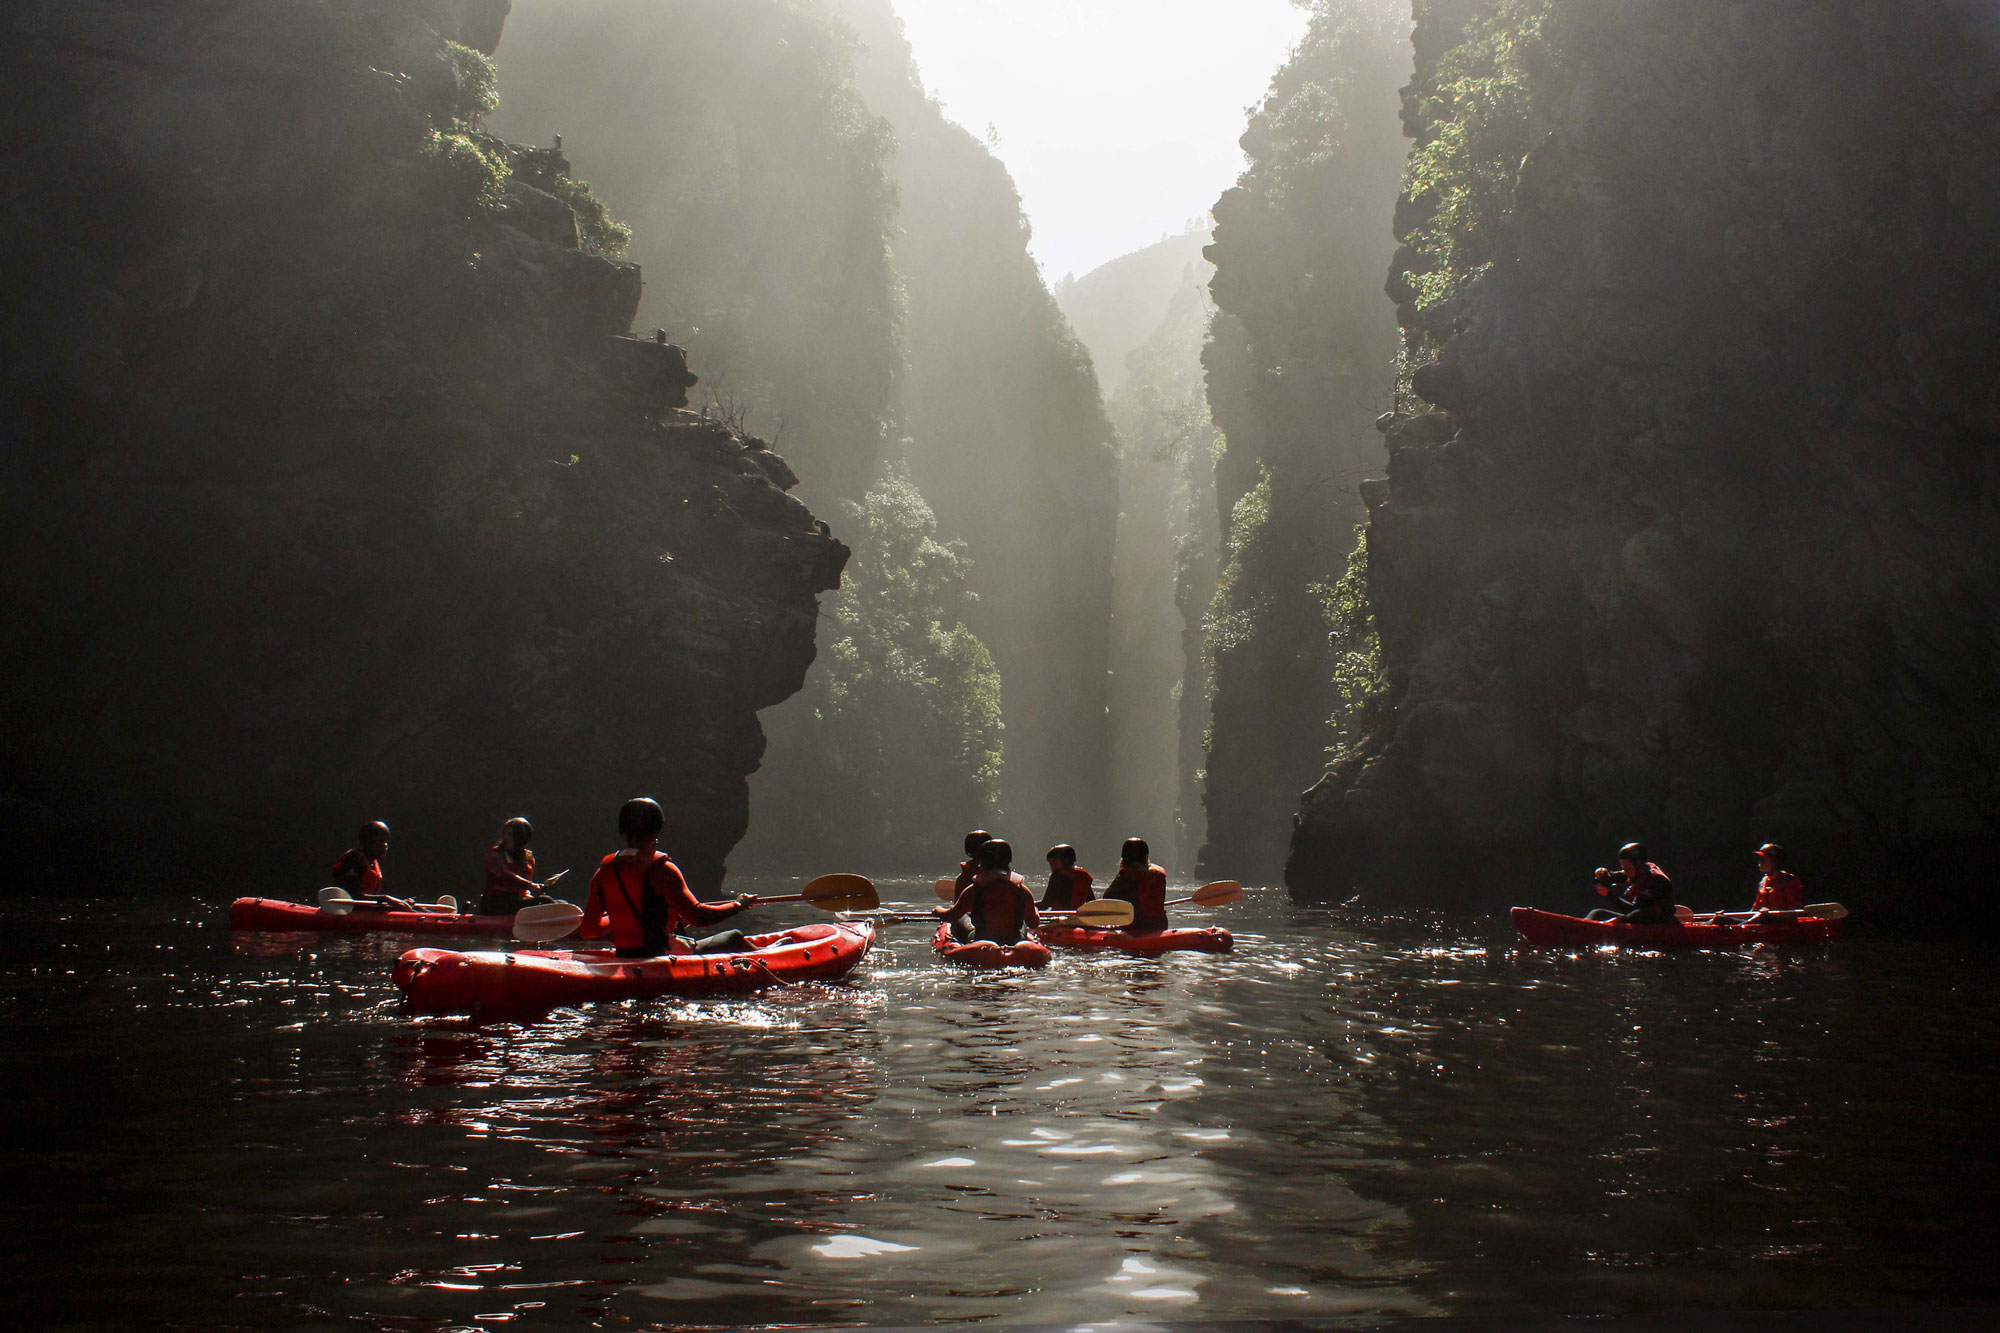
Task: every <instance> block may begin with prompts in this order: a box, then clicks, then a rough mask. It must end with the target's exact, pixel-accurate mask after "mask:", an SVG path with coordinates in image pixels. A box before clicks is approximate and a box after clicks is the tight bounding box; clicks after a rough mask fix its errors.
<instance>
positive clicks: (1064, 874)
mask: <svg viewBox="0 0 2000 1333" xmlns="http://www.w3.org/2000/svg"><path fill="white" fill-rule="evenodd" d="M1048 860H1049V887H1048V890H1047V892H1045V893H1043V894H1042V901H1041V908H1042V910H1043V911H1045V912H1074V911H1075V910H1076V909H1077V908H1079V907H1081V906H1083V905H1084V904H1085V903H1087V902H1089V901H1090V900H1091V899H1092V898H1093V897H1095V896H1096V895H1095V894H1093V893H1092V892H1091V885H1092V884H1093V883H1095V881H1094V880H1093V879H1092V878H1091V874H1090V872H1089V871H1088V870H1085V869H1084V868H1083V867H1082V866H1080V865H1078V864H1077V863H1076V848H1074V847H1072V846H1070V845H1069V844H1068V843H1066V842H1062V843H1057V844H1056V845H1055V846H1053V847H1051V848H1049V853H1048Z"/></svg>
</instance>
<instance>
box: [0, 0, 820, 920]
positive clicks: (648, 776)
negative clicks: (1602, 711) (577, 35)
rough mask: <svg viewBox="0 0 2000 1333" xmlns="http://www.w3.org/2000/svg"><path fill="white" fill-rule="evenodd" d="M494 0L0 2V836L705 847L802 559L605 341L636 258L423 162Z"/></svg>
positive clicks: (794, 642) (261, 856)
mask: <svg viewBox="0 0 2000 1333" xmlns="http://www.w3.org/2000/svg"><path fill="white" fill-rule="evenodd" d="M507 8H508V6H507V4H506V3H504V0H498V2H497V3H495V2H493V0H487V2H485V3H474V2H473V0H460V2H459V3H444V2H443V0H440V2H439V3H433V4H415V5H400V4H399V5H389V4H366V3H364V4H356V5H350V6H344V7H340V8H338V9H337V10H329V9H327V8H326V7H324V6H320V5H315V4H305V3H275V4H273V3H264V4H255V5H252V4H238V3H223V2H221V0H215V2H214V3H207V4H198V5H193V6H180V7H176V8H175V10H174V11H172V13H171V14H166V13H162V12H160V11H158V10H157V9H156V8H155V7H152V6H146V5H139V4H136V3H134V4H126V3H113V2H110V0H107V2H106V3H98V4H91V5H72V4H60V5H59V4H29V5H25V6H19V7H15V8H13V9H11V10H10V11H9V13H8V16H7V18H6V19H5V20H4V21H0V87H4V89H5V92H4V93H0V96H4V98H5V99H6V103H7V106H6V111H7V114H8V119H9V123H11V124H14V125H17V126H23V127H28V128H27V130H26V132H24V133H21V134H18V135H14V136H10V139H9V142H8V143H7V145H6V146H5V148H4V150H0V152H4V155H5V157H6V158H7V159H8V161H7V164H6V170H5V172H4V173H0V174H4V178H5V182H6V183H5V185H4V186H0V193H4V195H5V200H4V206H5V211H6V212H7V214H8V216H9V217H10V219H12V220H13V223H14V225H13V226H12V227H11V228H10V230H9V237H10V241H9V246H10V253H9V254H8V256H7V262H6V265H5V268H4V278H0V281H4V285H5V289H6V290H5V291H4V302H0V306H3V307H4V313H0V366H4V372H0V373H4V380H0V397H4V403H5V411H4V412H0V419H4V421H5V423H6V424H5V425H4V426H0V431H4V445H5V454H4V461H0V467H4V471H5V479H6V484H5V487H4V490H0V570H4V572H0V601H4V605H5V609H6V615H5V617H4V621H0V664H4V669H0V715H4V721H0V763H3V764H4V770H0V771H4V777H0V825H3V826H4V827H5V829H6V831H7V832H8V834H9V835H10V836H11V837H12V839H13V841H14V845H15V846H16V847H17V849H20V854H19V855H18V856H17V858H16V859H15V866H14V868H15V869H16V870H17V871H20V872H22V873H23V875H24V877H25V878H26V879H28V880H29V881H30V882H40V881H45V880H48V879H51V878H60V879H78V878H87V879H91V880H94V881H97V882H99V883H103V882H106V881H112V882H115V881H117V880H118V879H119V878H120V877H123V876H125V875H127V874H128V873H132V872H135V871H137V872H143V871H144V870H146V869H147V868H159V867H160V866H162V865H163V864H165V863H169V862H172V863H175V864H179V865H182V866H185V865H186V864H188V858H194V857H198V858H200V861H201V863H203V864H209V865H214V866H217V867H218V868H221V867H225V866H236V867H241V866H244V865H249V864H254V865H260V866H261V867H263V868H264V869H266V870H268V872H269V874H270V877H271V881H272V889H273V891H284V890H286V889H287V888H298V889H301V890H309V889H310V887H311V886H312V885H313V884H316V883H318V882H321V881H320V880H319V879H315V878H313V877H314V876H316V875H321V874H322V873H323V871H324V865H325V863H326V862H327V861H328V860H330V859H331V856H332V854H334V853H336V852H338V850H339V848H340V846H341V845H343V840H344V839H345V838H346V836H347V835H348V833H349V832H350V831H351V826H352V825H353V824H354V823H355V822H357V821H358V820H359V819H361V818H364V817H366V818H374V817H380V818H386V819H388V820H390V821H391V823H392V824H394V825H396V826H397V828H398V837H397V844H396V847H395V850H394V851H393V852H392V862H391V864H392V869H394V870H395V871H397V872H398V873H399V874H400V875H401V876H402V877H403V881H404V882H405V883H406V884H407V883H409V882H411V881H412V880H423V879H425V878H428V879H429V880H430V881H431V882H432V883H434V884H436V885H437V886H438V887H441V888H446V889H454V890H457V891H460V892H461V893H462V892H463V891H464V888H465V885H466V881H467V880H468V879H469V878H471V877H472V876H473V874H474V873H475V872H474V871H473V870H472V869H471V866H472V865H473V864H476V857H477V850H478V849H479V848H481V847H483V846H484V845H485V843H486V842H487V841H489V840H490V835H491V831H492V829H493V828H494V827H496V826H497V824H498V821H499V820H501V819H502V818H504V817H506V816H507V815H510V814H513V813H516V812H518V811H522V810H525V811H528V812H530V813H531V814H533V815H534V816H535V817H536V819H537V822H538V823H539V824H540V825H541V826H542V828H543V829H544V831H545V838H544V840H543V842H542V843H538V848H539V849H541V850H543V853H544V864H545V865H549V864H550V858H551V857H558V858H563V859H565V860H568V859H574V860H576V861H578V862H580V861H581V860H582V859H583V858H584V857H587V856H588V855H590V854H591V853H594V852H599V851H605V850H610V844H612V843H614V842H615V839H614V838H612V836H611V835H612V831H613V830H612V815H613V813H614V812H615V809H616V806H617V804H618V802H619V801H621V800H623V799H624V798H625V797H627V796H630V795H632V794H634V793H636V792H650V793H652V794H654V795H656V796H658V797H659V798H660V800H661V802H662V804H663V805H664V806H665V807H666V811H667V818H668V831H667V841H666V845H667V846H669V847H670V848H671V849H672V850H673V851H674V852H675V853H676V855H677V856H678V858H679V859H680V860H681V863H682V865H683V866H684V867H685V868H687V869H688V870H689V872H690V877H691V878H692V879H694V880H696V881H697V882H698V883H699V884H703V885H711V886H712V885H713V884H715V883H716V882H718V881H719V880H720V878H721V877H722V874H723V866H724V858H725V856H726V855H727V853H728V851H729V849H730V848H731V847H732V846H733V845H734V844H735V842H736V841H737V839H738V838H739V837H740V836H741V835H742V833H743V831H744V828H745V824H746V820H747V798H746V786H745V778H746V775H747V774H748V773H749V772H751V771H752V770H753V769H754V768H755V767H756V765H757V763H758V761H759V759H760V757H761V754H762V752H763V745H764V741H763V735H762V732H761V730H760V728H759V726H758V722H757V717H756V711H757V710H758V709H759V708H762V707H767V706H769V705H772V704H775V703H777V702H779V701H780V700H782V699H784V698H786V697H787V696H789V695H790V694H792V693H794V692H795V691H796V690H797V689H798V688H799V686H800V684H801V682H802V680H803V679H804V675H805V671H806V668H807V666H808V665H809V664H810V663H811V661H812V660H813V656H814V626H815V616H816V598H817V594H819V593H821V592H823V591H826V590H829V589H832V588H834V587H836V586H838V583H839V579H840V572H841V568H842V566H843V564H844V563H845V561H846V558H847V550H846V548H845V547H844V546H842V545H841V544H840V543H839V542H838V541H836V540H834V539H833V538H832V537H831V536H830V535H829V533H828V531H827V528H826V526H825V525H824V524H822V523H819V522H818V521H817V520H816V519H815V518H814V517H813V515H812V514H811V513H810V512H808V510H807V509H806V507H805V506H804V505H803V504H801V503H799V502H798V501H797V500H796V499H794V498H793V497H791V496H790V495H788V494H787V493H786V492H787V490H788V489H789V488H790V487H791V486H792V485H793V484H795V483H796V481H797V478H796V476H794V475H793V474H792V473H791V471H790V469H789V468H787V467H786V465H785V464H784V462H783V461H782V460H781V459H779V458H777V456H776V455H774V454H772V453H771V452H770V451H769V450H768V449H767V448H766V447H765V446H763V445H762V444H761V443H760V442H757V441H752V440H746V439H745V438H743V437H741V436H739V435H736V434H734V433H732V432H731V431H729V430H727V429H725V428H723V427H721V426H719V425H717V424H715V423H713V422H710V421H707V420H704V419H702V418H699V417H696V416H694V415H692V414H690V413H688V412H686V411H685V410H683V409H684V408H685V404H686V402H687V389H688V387H689V385H690V384H691V383H692V382H693V381H692V376H691V375H690V374H689V372H688V369H687V361H686V357H685V355H683V354H682V353H681V352H680V349H678V348H676V347H673V346H670V345H668V344H667V343H666V342H665V340H664V339H663V338H661V339H654V338H651V337H645V338H633V337H631V336H629V334H630V325H631V321H632V318H633V315H634V312H635V311H636V309H637V307H638V303H639V297H640V290H641V274H640V272H639V269H638V268H637V266H636V265H632V264H625V263H620V262H618V261H615V260H609V259H605V258H600V257H598V256H596V255H594V254H591V253H588V252H586V251H585V250H583V249H580V248H578V245H577V239H576V234H575V224H574V219H573V218H571V219H569V220H567V221H565V219H564V218H563V217H558V216H557V213H558V212H560V213H562V214H564V215H567V214H568V212H569V209H568V207H567V206H566V205H565V204H563V203H562V202H561V201H560V200H559V199H557V198H556V197H554V196H553V195H551V194H549V193H547V192H546V191H545V190H542V189H540V188H539V187H537V186H535V185H532V184H527V183H524V182H523V180H521V179H517V180H515V181H514V182H512V183H511V184H510V185H509V186H508V188H507V190H506V192H505V195H504V198H500V199H492V200H488V199H485V198H482V197H480V195H479V191H478V189H477V185H478V182H477V180H476V179H475V178H474V176H469V175H468V171H467V168H468V165H469V164H471V163H472V160H471V159H469V158H467V157H466V156H465V154H464V153H463V152H459V153H458V154H457V155H456V156H454V155H453V152H452V151H449V150H450V149H451V147H452V145H451V144H450V143H449V142H447V143H446V144H445V149H446V150H447V151H440V149H439V144H438V141H437V140H436V138H435V132H436V130H437V129H438V128H439V127H440V126H441V125H445V126H448V124H449V122H448V120H447V119H446V112H445V110H444V108H447V107H448V106H449V105H450V104H451V101H452V99H453V97H454V96H456V95H460V92H459V90H457V89H456V88H455V87H454V86H453V85H452V80H451V79H450V78H444V77H442V76H440V75H439V73H438V71H439V69H440V67H441V65H444V64H449V63H450V62H451V61H452V60H454V59H458V58H457V57H454V56H453V55H452V54H451V50H450V48H448V47H447V45H446V43H447V42H448V41H454V40H455V41H462V42H464V43H465V44H466V45H468V46H473V47H478V48H481V49H491V47H492V45H493V44H494V43H495V42H497V41H498V40H499V35H500V25H501V22H502V20H503V19H504V17H505V13H506V11H507ZM455 68H460V69H462V68H463V61H462V60H461V61H460V64H459V66H456V67H455ZM453 77H460V76H453ZM571 151H572V152H574V151H575V146H574V145H573V146H572V150H571ZM515 156H516V160H530V156H529V155H528V154H527V150H521V151H520V153H517V154H516V155H515ZM555 156H556V157H560V154H559V153H557V154H556V155H555ZM475 165H476V164H475ZM475 175H476V173H475Z"/></svg>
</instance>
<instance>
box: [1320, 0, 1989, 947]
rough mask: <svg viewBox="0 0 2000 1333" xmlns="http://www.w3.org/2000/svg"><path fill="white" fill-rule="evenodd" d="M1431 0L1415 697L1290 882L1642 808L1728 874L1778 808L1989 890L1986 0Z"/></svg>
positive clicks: (1712, 879)
mask: <svg viewBox="0 0 2000 1333" xmlns="http://www.w3.org/2000/svg"><path fill="white" fill-rule="evenodd" d="M1416 8H1417V15H1418V27H1417V33H1416V36H1417V53H1418V78H1417V80H1416V82H1415V83H1414V84H1413V85H1412V87H1411V88H1410V90H1409V92H1408V97H1407V101H1406V117H1407V119H1408V122H1409V126H1410V129H1411V132H1412V133H1413V134H1414V135H1415V137H1416V140H1417V147H1416V152H1415V155H1414V156H1413V158H1412V164H1413V166H1412V189H1411V191H1410V193H1409V195H1408V196H1407V197H1406V198H1405V200H1404V202H1403V204H1402V206H1401V207H1400V208H1399V209H1398V212H1397V222H1398V231H1399V234H1400V235H1401V236H1402V237H1403V238H1404V239H1405V241H1406V242H1407V245H1406V248H1405V250H1404V251H1403V252H1402V253H1400V254H1399V256H1398V258H1397V263H1396V265H1395V269H1394V276H1393V278H1392V282H1391V290H1392V293H1394V295H1395V296H1396V297H1397V299H1398V300H1399V301H1401V302H1402V316H1403V323H1404V325H1405V327H1406V330H1407V331H1408V334H1409V340H1410V345H1411V348H1412V349H1413V351H1414V352H1415V354H1416V359H1417V360H1418V361H1431V360H1433V359H1434V363H1433V364H1427V365H1423V366H1422V367H1421V368H1420V369H1417V370H1416V371H1415V374H1414V376H1413V388H1414V391H1415V394H1416V396H1417V398H1418V399H1420V400H1421V401H1419V402H1416V403H1413V404H1412V405H1411V411H1410V412H1408V413H1407V414H1406V415H1405V416H1404V417H1403V418H1402V419H1400V420H1398V421H1397V422H1396V424H1395V425H1394V427H1393V428H1392V429H1391V430H1390V432H1389V436H1388V439H1389V446H1390V463H1389V469H1388V484H1387V486H1386V487H1381V488H1376V489H1374V490H1372V491H1371V493H1370V504H1371V510H1370V517H1369V527H1368V532H1369V544H1370V551H1371V563H1370V565H1369V570H1368V575H1369V590H1370V596H1371V599H1372V603H1373V606H1374V609H1375V612H1376V614H1377V616H1378V619H1379V624H1380V628H1381V634H1382V648H1383V654H1384V660H1385V664H1386V674H1387V679H1388V683H1389V702H1390V704H1391V707H1392V712H1391V713H1390V714H1389V718H1388V721H1387V722H1386V723H1385V724H1384V725H1383V726H1382V727H1380V728H1379V729H1378V730H1377V731H1376V733H1375V734H1374V735H1373V736H1371V737H1370V738H1369V741H1368V743H1367V745H1366V746H1365V747H1364V750H1365V753H1362V754H1358V755H1356V756H1355V757H1354V758H1353V759H1351V761H1350V762H1348V763H1347V764H1345V765H1343V766H1342V767H1340V768H1338V769H1336V770H1335V771H1334V772H1332V773H1330V774H1329V775H1328V777H1327V779H1326V780H1325V781H1324V782H1323V783H1322V784H1321V785H1320V786H1319V787H1318V788H1316V789H1315V790H1314V791H1313V792H1312V793H1311V794H1310V795H1309V797H1308V799H1307V800H1306V802H1305V806H1304V809H1303V811H1302V814H1301V817H1300V824H1299V828H1298V832H1297V836H1296V839H1295V842H1294V846H1293V851H1292V858H1291V864H1290V870H1289V878H1290V881H1291V883H1292V885H1293V886H1294V888H1295V889H1296V890H1298V891H1300V892H1302V893H1304V894H1308V895H1341V894H1345V893H1348V892H1351V891H1353V890H1354V889H1356V888H1362V889H1366V890H1369V891H1372V892H1373V893H1375V894H1377V895H1378V900H1380V901H1396V902H1413V901H1420V902H1432V903H1446V904H1451V905H1460V906H1473V905H1479V906H1490V905H1494V904H1496V903H1498V902H1500V901H1501V900H1502V899H1504V898H1505V897H1506V896H1509V895H1510V894H1529V893H1539V894H1540V895H1541V896H1542V897H1543V898H1547V897H1548V896H1549V893H1548V891H1549V889H1551V888H1552V887H1553V886H1555V885H1558V884H1560V883H1561V882H1563V880H1564V879H1568V880H1569V881H1571V882H1577V879H1578V876H1579V873H1580V872H1587V869H1588V867H1589V866H1590V865H1593V864H1596V863H1598V862H1601V861H1603V860H1605V859H1606V858H1607V857H1608V856H1609V854H1610V852H1611V849H1613V848H1615V847H1616V846H1617V845H1618V844H1620V843H1622V842H1624V841H1626V840H1627V839H1633V838H1641V839H1645V840H1647V841H1648V842H1649V843H1650V844H1651V846H1652V848H1653V850H1654V853H1655V855H1656V857H1657V858H1658V859H1660V860H1662V861H1663V862H1664V863H1665V864H1666V865H1667V868H1668V869H1669V870H1670V871H1671V872H1674V873H1675V874H1676V876H1677V878H1679V879H1680V880H1681V881H1682V883H1683V887H1684V889H1685V890H1686V891H1688V892H1689V894H1690V895H1691V896H1694V897H1698V898H1709V897H1720V898H1727V897H1730V896H1733V895H1734V894H1735V893H1737V892H1739V891H1741V887H1740V886H1742V885H1743V884H1745V883H1747V874H1746V872H1747V870H1748V866H1747V861H1748V850H1749V848H1750V847H1752V846H1753V845H1755V844H1757V843H1760V842H1762V841H1764V840H1766V839H1775V840H1778V841H1781V842H1784V843H1787V844H1789V845H1790V846H1791V847H1792V848H1793V851H1794V858H1795V862H1796V868H1798V869H1799V870H1800V871H1801V872H1802V873H1803V874H1804V875H1805V877H1806V880H1807V883H1808V885H1809V887H1810V888H1811V889H1812V890H1813V892H1814V896H1815V897H1819V896H1827V897H1841V898H1843V899H1845V900H1847V901H1849V902H1850V903H1851V904H1853V905H1857V906H1864V907H1866V906H1874V907H1879V908H1883V909H1886V910H1891V911H1894V910H1902V911H1907V912H1915V911H1918V910H1920V909H1921V907H1922V906H1923V905H1924V904H1937V903H1940V902H1941V903H1943V904H1944V905H1946V906H1948V907H1950V908H1951V909H1952V910H1954V911H1956V910H1959V909H1960V908H1962V907H1963V906H1964V905H1965V903H1966V901H1967V900H1966V899H1965V898H1964V897H1963V895H1961V894H1959V893H1958V892H1956V891H1955V890H1954V891H1951V892H1949V893H1946V894H1944V895H1939V893H1938V888H1939V886H1940V885H1951V884H1959V883H1963V882H1965V880H1966V877H1967V876H1968V875H1970V874H1972V873H1973V872H1974V869H1975V868H1976V867H1978V866H1980V865H1983V864H1984V863H1986V862H1987V861H1989V860H1990V858H1991V856H1992V855H1993V853H1994V851H1995V850H1996V842H2000V785H1996V777H1995V775H1996V772H2000V769H1996V764H1995V756H1996V754H2000V711H1996V708H1995V704H1996V694H1995V691H1996V689H2000V642H1996V632H2000V630H1997V629H1996V627H2000V515H1996V504H2000V470H1996V458H2000V454H1996V449H1995V445H1996V443H2000V135H1996V133H1995V129H1994V127H1995V125H1996V124H2000V46H1996V43H1995V40H1994V39H1995V35H1996V34H1995V29H1994V24H1993V22H1992V20H1991V17H1990V7H1987V6H1981V5H1976V4H1972V3H1954V2H1952V0H1915V2H1911V0H1897V2H1895V3H1890V2H1888V0H1769V2H1768V3H1758V4H1715V3H1710V2H1709V0H1645V2H1644V3H1641V2H1639V0H1598V2H1597V3H1588V4H1586V3H1574V2H1571V0H1544V2H1541V3H1526V2H1522V0H1504V2H1502V0H1420V3H1419V4H1418V5H1417V7H1416ZM1453 864H1459V865H1463V864H1477V865H1479V866H1481V867H1482V873H1480V874H1477V875H1472V876H1467V875H1462V874H1457V873H1451V874H1444V873H1440V871H1441V870H1442V869H1443V867H1445V866H1448V865H1453ZM1582 899H1583V895H1582V894H1581V893H1579V894H1577V896H1576V901H1579V902H1580V901H1582Z"/></svg>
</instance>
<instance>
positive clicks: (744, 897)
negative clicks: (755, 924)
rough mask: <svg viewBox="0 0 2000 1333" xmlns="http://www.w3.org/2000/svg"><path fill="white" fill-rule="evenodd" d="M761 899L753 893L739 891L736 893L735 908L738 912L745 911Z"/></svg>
mask: <svg viewBox="0 0 2000 1333" xmlns="http://www.w3.org/2000/svg"><path fill="white" fill-rule="evenodd" d="M763 901H764V900H763V899H762V898H759V897H758V896H757V895H756V894H754V893H739V894H737V895H736V910H737V911H739V912H747V911H749V910H750V909H751V908H753V907H755V906H756V905H757V904H758V903H761V902H763Z"/></svg>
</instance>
